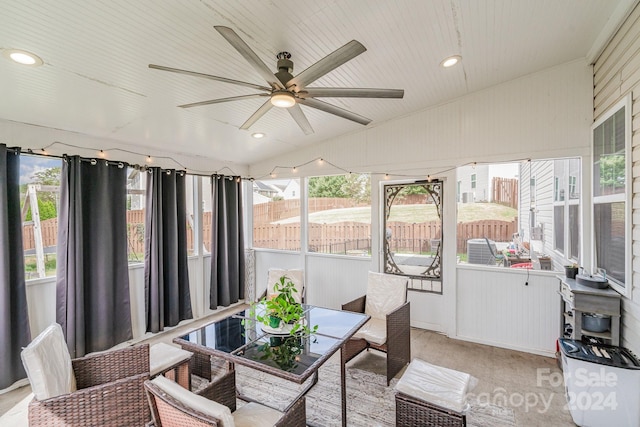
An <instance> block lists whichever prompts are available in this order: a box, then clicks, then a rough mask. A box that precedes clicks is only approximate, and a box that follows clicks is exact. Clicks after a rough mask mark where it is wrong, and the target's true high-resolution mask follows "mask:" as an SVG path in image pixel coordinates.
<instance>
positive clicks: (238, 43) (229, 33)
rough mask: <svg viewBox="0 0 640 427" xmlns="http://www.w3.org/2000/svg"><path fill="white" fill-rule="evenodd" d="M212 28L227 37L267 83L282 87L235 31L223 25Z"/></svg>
mask: <svg viewBox="0 0 640 427" xmlns="http://www.w3.org/2000/svg"><path fill="white" fill-rule="evenodd" d="M213 28H215V29H216V30H217V31H218V32H219V33H220V34H221V35H222V37H224V38H225V39H227V41H228V42H229V43H230V44H231V46H233V47H234V48H235V50H237V51H238V52H240V55H242V56H243V57H244V59H246V60H247V62H249V64H251V66H252V67H253V68H254V69H255V70H256V71H257V72H258V73H259V74H260V75H261V76H262V78H263V79H265V80H266V81H267V83H269V84H270V85H271V86H272V87H273V88H276V89H284V88H283V87H282V84H281V83H280V81H279V80H278V78H277V77H276V76H275V75H274V74H273V72H271V70H270V69H269V67H267V66H266V65H265V63H264V62H262V60H261V59H260V58H259V57H258V55H256V53H255V52H254V51H253V50H252V49H251V48H250V47H249V45H248V44H246V43H245V42H244V40H242V39H241V38H240V36H239V35H238V34H237V33H236V32H235V31H233V30H232V29H231V28H229V27H223V26H219V25H217V26H214V27H213Z"/></svg>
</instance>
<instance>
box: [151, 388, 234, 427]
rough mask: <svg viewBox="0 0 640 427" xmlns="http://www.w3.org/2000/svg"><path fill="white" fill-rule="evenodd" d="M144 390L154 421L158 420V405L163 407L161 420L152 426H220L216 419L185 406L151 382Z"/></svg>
mask: <svg viewBox="0 0 640 427" xmlns="http://www.w3.org/2000/svg"><path fill="white" fill-rule="evenodd" d="M144 389H145V391H146V393H147V397H148V399H149V404H150V405H151V407H152V412H153V416H154V419H156V420H157V419H158V418H159V413H158V405H163V407H164V409H165V410H164V411H163V419H162V422H160V421H158V420H157V422H155V423H154V424H152V425H156V426H157V425H162V427H185V426H187V427H188V426H203V425H206V426H212V427H216V426H218V425H222V423H221V422H220V420H219V419H218V418H215V417H213V416H211V415H209V414H204V413H202V412H200V411H198V410H196V409H194V408H192V407H190V406H187V405H185V404H184V403H183V402H181V401H180V400H178V399H176V398H174V397H173V396H170V395H168V394H167V393H165V392H163V391H162V389H161V388H160V387H158V386H157V385H155V384H154V383H153V382H151V381H147V382H145V383H144Z"/></svg>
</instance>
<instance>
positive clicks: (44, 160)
mask: <svg viewBox="0 0 640 427" xmlns="http://www.w3.org/2000/svg"><path fill="white" fill-rule="evenodd" d="M61 165H62V160H61V159H52V158H49V157H43V156H29V155H25V154H23V155H21V156H20V184H28V183H30V182H32V181H33V179H32V176H33V174H34V173H36V172H38V171H41V170H44V169H49V168H55V167H56V166H57V167H60V166H61Z"/></svg>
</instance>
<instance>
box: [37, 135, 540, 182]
mask: <svg viewBox="0 0 640 427" xmlns="http://www.w3.org/2000/svg"><path fill="white" fill-rule="evenodd" d="M54 145H64V146H67V147H72V148H77V149H81V150H87V149H88V148H87V147H81V146H77V145H72V144H67V143H64V142H60V141H54V142H52V143H51V144H49V145H47V146H45V147H43V148H41V149H40V150H41V152H42V155H45V156H49V155H51V154H50V153H48V152H47V149H48V148H50V147H52V146H54ZM108 151H120V152H124V153H129V154H134V155H139V156H142V155H144V153H139V152H135V151H130V150H126V149H122V148H111V149H107V150H105V149H100V150H99V152H98V156H99V157H101V158H106V157H108V156H107V152H108ZM26 152H27V153H29V154H36V155H37V153H34V152H33V150H32V149H31V148H28V149H26ZM155 159H167V160H170V161H172V162H174V163H175V164H177V165H178V166H180V168H182V169H184V170H185V171H186V173H192V174H194V175H195V174H197V172H200V173H206V174H207V175H212V173H211V171H201V170H196V169H190V168H187V167H186V166H185V165H183V164H182V163H180V162H179V161H177V160H176V159H174V158H173V157H169V156H155ZM94 161H95V160H92V164H95V163H93V162H94ZM145 161H146V163H153V162H154V158H152V157H151V155H146V157H145ZM524 161H526V162H531V159H530V158H524V159H512V160H507V161H502V162H484V163H483V162H480V164H495V163H515V162H524ZM313 162H317V164H318V165H324V164H325V163H327V164H328V165H330V166H331V167H333V168H335V169H337V170H339V171H342V172H343V173H345V174H349V175H352V174H354V173H355V174H364V173H367V174H371V175H379V174H383V172H376V171H366V172H358V171H351V170H348V169H345V168H342V167H340V166H338V165H336V164H334V163H332V162H330V161H328V160H325V159H324V158H322V157H317V158H315V159H312V160H309V161H307V162H304V163H301V164H299V165H295V166H274V168H273V169H272V170H271V172H269V173H268V174H267V175H263V176H257V177H246V178H243V177H238V179H240V180H242V179H248V180H250V181H254V180H256V179H258V180H259V179H262V178H264V177H266V176H269V177H271V178H275V177H277V176H278V175H277V173H276V171H277V170H278V169H290V170H291V171H292V172H293V173H297V172H298V169H299V168H300V167H303V166H306V165H308V164H310V163H313ZM105 164H108V162H107V163H105ZM477 164H478V162H468V163H465V164H461V165H456V166H450V167H447V168H445V169H443V170H440V171H438V172H436V173H435V175H436V176H437V175H441V174H445V173H447V172H450V171H452V170H455V169H457V168H459V167H464V166H469V165H471V166H472V167H473V168H474V169H475V166H476V165H477ZM117 165H118V166H119V165H120V163H117ZM129 166H130V167H134V168H136V167H137V168H139V169H140V170H142V169H145V170H148V168H149V167H148V166H138V165H129ZM225 169H226V170H228V171H229V172H230V175H232V176H238V174H237V173H235V172H234V171H233V170H232V169H230V168H229V167H228V166H225V167H223V168H222V169H221V170H220V171H215V172H214V173H213V175H218V172H222V171H224V170H225ZM183 173H185V172H181V174H183ZM393 175H394V176H398V177H408V178H413V177H415V176H416V174H406V173H395V172H393ZM389 177H390V174H389V172H384V179H385V180H388V179H389ZM230 179H232V178H230ZM433 179H434V177H433V176H432V175H431V174H429V175H427V181H429V182H431V181H433Z"/></svg>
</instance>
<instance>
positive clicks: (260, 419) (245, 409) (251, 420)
mask: <svg viewBox="0 0 640 427" xmlns="http://www.w3.org/2000/svg"><path fill="white" fill-rule="evenodd" d="M281 416H282V412H278V411H276V410H275V409H271V408H268V407H266V406H263V405H260V404H259V403H255V402H251V403H247V404H246V405H244V406H242V407H241V408H239V409H238V410H237V411H235V412H234V413H233V419H234V421H235V423H236V427H272V426H273V425H275V423H276V422H277V421H278V420H279V419H280V417H281Z"/></svg>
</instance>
